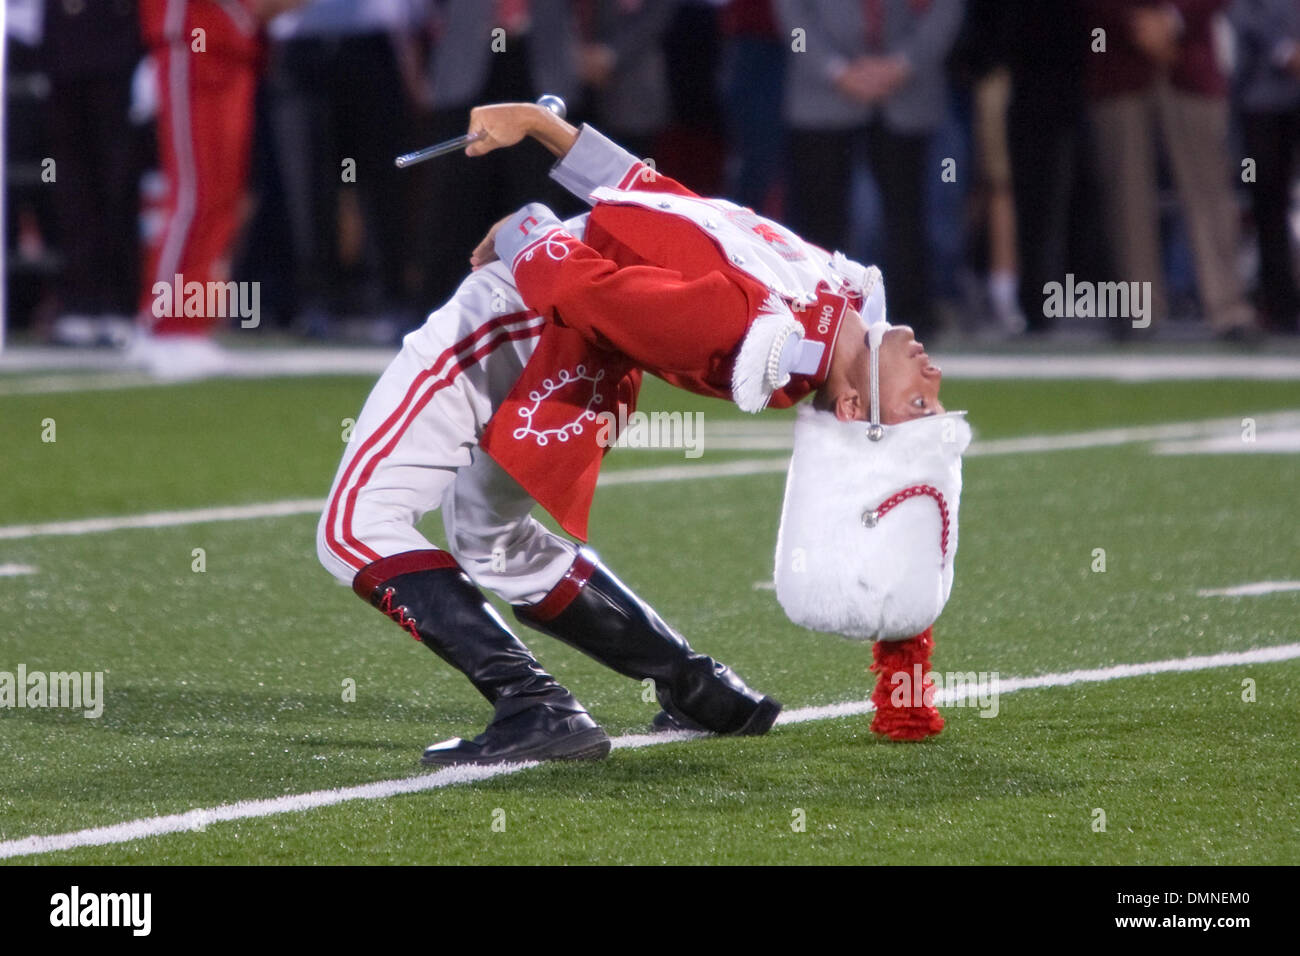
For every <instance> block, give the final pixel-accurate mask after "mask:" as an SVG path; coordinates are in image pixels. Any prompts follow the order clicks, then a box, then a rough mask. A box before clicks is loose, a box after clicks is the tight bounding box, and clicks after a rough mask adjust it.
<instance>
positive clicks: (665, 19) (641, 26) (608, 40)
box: [576, 0, 676, 157]
mask: <svg viewBox="0 0 1300 956" xmlns="http://www.w3.org/2000/svg"><path fill="white" fill-rule="evenodd" d="M576 4H577V14H578V16H577V19H578V34H579V37H580V39H581V46H580V47H579V55H578V71H579V76H580V78H581V80H582V83H583V85H584V88H585V92H586V95H585V97H584V102H585V103H586V104H587V105H588V107H589V109H590V112H591V116H592V122H593V123H595V125H596V126H598V127H599V128H600V129H601V130H602V131H603V132H605V133H606V134H607V135H608V136H610V137H611V138H612V139H614V140H615V141H616V142H617V143H618V144H619V145H620V146H623V147H625V148H626V149H628V150H629V151H631V152H632V153H635V154H636V155H637V156H641V157H646V156H650V155H651V154H652V153H653V152H654V145H655V137H656V136H657V135H658V134H659V133H660V132H662V131H663V128H664V127H665V126H666V125H667V124H668V81H667V78H666V76H665V74H666V66H665V63H664V51H663V37H664V32H665V31H666V30H667V29H668V23H669V20H671V19H672V15H673V8H674V7H675V6H676V0H576Z"/></svg>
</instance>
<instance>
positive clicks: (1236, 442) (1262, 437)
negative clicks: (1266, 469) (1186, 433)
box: [1151, 428, 1300, 455]
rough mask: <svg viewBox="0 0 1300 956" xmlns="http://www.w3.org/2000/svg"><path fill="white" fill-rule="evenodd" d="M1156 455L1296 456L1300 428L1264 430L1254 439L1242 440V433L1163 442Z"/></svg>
mask: <svg viewBox="0 0 1300 956" xmlns="http://www.w3.org/2000/svg"><path fill="white" fill-rule="evenodd" d="M1151 453H1152V454H1153V455H1294V454H1296V453H1300V428H1286V429H1280V430H1278V431H1271V432H1267V433H1261V434H1258V435H1256V436H1255V440H1254V441H1242V439H1241V435H1239V434H1238V435H1217V436H1215V437H1213V438H1191V439H1183V440H1180V441H1164V442H1159V443H1158V444H1156V445H1155V446H1154V447H1153V448H1152V449H1151Z"/></svg>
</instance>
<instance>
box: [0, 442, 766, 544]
mask: <svg viewBox="0 0 1300 956" xmlns="http://www.w3.org/2000/svg"><path fill="white" fill-rule="evenodd" d="M787 465H788V463H787V462H786V460H785V459H773V458H745V459H741V460H739V461H728V462H722V463H720V464H717V465H666V466H663V467H657V468H629V469H625V470H623V471H611V472H609V473H607V474H604V475H601V476H600V479H599V481H598V482H597V484H599V486H600V487H602V488H603V487H606V486H609V485H633V484H642V483H646V482H657V481H682V480H684V479H688V478H731V477H736V476H741V475H762V474H767V473H769V472H778V471H779V472H784V471H785V470H786V467H787ZM325 501H326V499H324V498H291V499H289V500H287V501H270V502H266V503H263V504H254V505H231V506H229V507H219V508H194V509H192V510H189V511H154V512H150V513H148V514H141V515H125V516H121V517H112V518H84V519H81V520H78V521H51V522H46V523H44V524H16V525H8V526H6V527H0V541H5V540H16V539H19V538H40V537H46V536H49V535H82V534H96V533H99V532H103V531H121V530H124V529H128V528H175V527H179V526H181V525H187V524H207V523H208V522H212V521H242V520H245V519H248V518H284V517H290V516H293V515H304V514H320V512H321V510H322V509H323V508H324V507H325Z"/></svg>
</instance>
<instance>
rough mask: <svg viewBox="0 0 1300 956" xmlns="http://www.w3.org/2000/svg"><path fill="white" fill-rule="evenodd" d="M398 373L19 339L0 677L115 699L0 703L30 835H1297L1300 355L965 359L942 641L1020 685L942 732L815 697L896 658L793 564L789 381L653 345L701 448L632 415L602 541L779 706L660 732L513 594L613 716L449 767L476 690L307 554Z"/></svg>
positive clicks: (1255, 846)
mask: <svg viewBox="0 0 1300 956" xmlns="http://www.w3.org/2000/svg"><path fill="white" fill-rule="evenodd" d="M30 381H31V382H34V376H30ZM372 381H373V376H347V377H343V376H340V377H332V378H326V377H319V378H271V379H261V380H222V381H214V382H206V383H198V384H187V385H172V386H140V387H127V388H102V389H97V390H88V391H78V390H69V389H48V390H47V389H45V388H43V387H37V384H33V387H30V388H28V387H26V384H29V376H24V375H18V374H11V375H7V376H3V377H0V447H3V449H4V453H3V454H4V457H3V462H4V465H3V475H4V480H3V482H0V525H2V527H0V681H2V680H3V675H4V674H5V673H9V674H15V675H16V674H17V673H18V670H19V668H20V666H21V667H22V668H23V669H24V670H25V672H26V673H28V674H31V673H34V672H45V673H49V672H69V671H78V672H86V673H92V674H93V673H99V674H102V680H103V684H102V687H103V694H102V701H101V703H102V714H101V715H100V716H98V717H94V718H87V717H86V716H84V715H83V711H82V710H80V709H73V708H67V707H49V706H46V707H26V706H25V707H22V708H19V707H17V706H5V707H3V708H0V858H3V859H4V861H5V862H7V863H10V864H19V865H21V864H47V863H76V864H123V863H184V864H212V863H331V864H334V863H440V864H443V863H445V864H465V863H557V862H563V863H758V864H770V863H813V864H823V863H872V864H874V863H901V862H908V863H1060V864H1137V863H1142V864H1152V863H1214V864H1246V863H1250V864H1283V863H1291V864H1294V863H1297V862H1300V791H1298V788H1297V786H1296V782H1297V780H1300V747H1298V746H1297V744H1298V743H1300V624H1298V623H1297V622H1300V584H1297V583H1296V582H1297V581H1298V580H1300V523H1298V522H1297V511H1298V508H1297V504H1296V495H1297V489H1298V488H1300V457H1298V455H1297V448H1298V447H1300V446H1298V444H1297V441H1296V435H1297V431H1298V430H1300V382H1296V381H1264V382H1244V381H1229V380H1219V381H1187V382H1148V383H1143V384H1120V383H1117V382H1112V381H1098V380H1092V381H1067V380H1056V381H1052V380H1041V381H1026V380H980V379H975V378H951V380H950V381H949V382H947V383H946V384H945V389H944V397H945V400H946V402H947V404H948V407H949V408H965V409H968V410H969V412H970V420H971V423H972V425H973V427H974V429H975V432H976V440H975V444H974V445H973V446H972V448H971V451H970V453H969V454H968V456H967V458H966V460H965V464H964V474H965V490H964V493H963V500H962V506H961V539H960V551H959V553H958V555H957V575H956V584H955V587H954V589H953V593H952V598H951V600H950V602H949V604H948V607H947V609H946V611H945V612H944V615H943V617H942V618H941V619H940V620H939V622H938V624H937V625H936V627H935V639H936V649H935V657H934V666H935V669H936V671H939V672H943V673H953V672H959V673H974V674H977V675H987V676H988V677H989V679H992V675H997V679H998V682H999V687H1000V693H999V694H998V696H997V697H996V698H995V699H994V700H993V701H984V702H983V705H982V706H946V707H944V708H943V710H944V714H945V716H946V718H947V721H948V725H947V729H946V730H945V731H944V732H943V734H941V735H940V736H938V737H937V738H934V739H932V740H929V741H927V742H925V743H921V744H897V743H890V742H887V741H881V740H878V739H876V738H874V737H873V736H872V735H871V733H870V732H869V731H868V725H869V723H870V719H871V718H870V714H869V713H865V712H863V708H861V707H858V708H853V707H848V708H843V709H842V711H840V712H837V711H835V710H833V709H829V710H817V709H816V708H829V707H830V705H835V704H842V703H844V704H851V703H853V702H862V701H865V699H866V698H867V697H868V695H869V694H870V692H871V689H872V685H873V680H874V678H873V676H872V675H870V674H869V673H868V672H867V670H866V667H867V664H868V663H869V662H870V647H869V646H868V645H864V644H857V643H853V642H849V641H846V640H844V639H842V638H839V637H836V636H834V635H829V634H818V633H812V632H808V631H805V630H802V629H800V628H798V627H796V626H795V625H793V624H791V623H790V622H789V621H788V620H787V619H786V618H785V617H784V615H783V613H782V612H781V609H780V607H779V606H778V605H777V603H776V599H775V596H774V594H773V591H772V590H771V586H770V581H771V577H772V553H773V548H774V543H775V537H776V528H777V523H778V519H779V510H780V503H781V495H782V489H783V483H784V473H783V471H782V463H783V462H784V460H785V458H786V455H787V454H788V452H787V451H786V450H784V449H783V447H782V445H783V442H784V441H785V440H786V439H788V426H789V417H790V416H789V413H778V412H772V413H767V414H765V415H764V416H760V417H759V418H758V419H751V418H749V417H747V416H744V415H742V414H741V413H739V412H737V411H736V410H735V409H734V408H733V407H731V406H728V405H726V404H724V403H721V402H715V401H710V400H705V399H696V398H693V397H691V396H687V395H683V394H681V393H676V392H673V391H671V390H669V389H668V388H667V387H665V386H663V385H662V384H659V383H650V382H648V383H647V387H646V389H645V392H644V393H643V401H642V407H643V408H644V409H647V410H649V409H669V408H672V409H681V410H685V411H702V412H703V413H704V432H703V435H704V448H703V454H702V455H700V456H699V457H698V458H691V459H688V458H686V457H685V456H684V454H683V452H682V450H680V449H677V450H672V449H660V450H640V449H630V448H629V449H616V450H615V451H613V452H612V453H611V454H610V456H609V458H608V459H607V462H606V466H605V473H606V475H607V476H609V477H610V478H611V479H613V480H610V481H609V483H608V484H607V485H606V486H605V487H603V488H602V489H601V490H600V491H599V492H598V494H597V499H596V506H595V509H594V512H593V520H592V536H591V545H592V547H593V548H594V549H595V550H596V551H597V552H599V554H600V555H601V557H602V559H603V560H604V561H605V562H606V563H608V564H609V565H610V566H611V567H612V568H613V569H614V570H615V571H616V572H617V573H618V574H619V575H620V576H621V577H622V578H623V579H624V580H625V581H626V582H627V583H628V584H629V585H631V586H632V587H633V588H634V589H636V590H637V591H638V592H639V593H640V594H641V595H642V596H644V597H645V598H647V599H648V600H649V601H651V602H652V603H653V604H654V605H655V606H656V608H657V609H658V610H659V611H660V613H661V614H662V615H663V616H664V617H666V618H667V619H668V620H669V621H670V622H671V623H673V624H675V625H676V626H677V627H678V628H679V629H681V630H682V631H683V632H684V633H685V634H686V635H687V636H688V637H689V638H690V639H691V641H692V643H693V644H695V646H696V647H697V648H699V649H701V650H703V651H706V652H708V653H710V654H713V655H714V656H717V657H719V658H720V659H722V660H724V661H726V662H727V663H729V664H731V665H732V666H733V667H734V668H736V670H738V671H739V672H740V673H741V674H742V675H743V676H744V677H745V678H746V679H747V680H748V681H749V682H750V683H751V684H752V685H754V686H756V687H758V688H760V689H762V690H764V691H765V692H767V693H770V694H772V695H773V696H775V697H777V698H779V699H780V700H781V701H783V702H784V704H785V707H786V716H787V717H789V718H791V719H790V720H789V721H788V722H783V723H780V724H778V725H777V727H776V728H774V729H773V731H772V732H771V733H770V734H768V735H767V736H765V737H761V738H747V739H726V738H694V739H685V740H680V739H679V740H673V741H669V742H663V741H661V740H652V739H649V738H647V737H645V736H642V734H643V732H644V730H645V728H646V725H647V724H648V722H649V720H650V718H651V716H652V715H653V714H654V712H655V710H656V706H655V705H654V704H652V703H648V702H647V701H646V700H645V697H644V695H643V691H644V688H643V687H642V686H641V685H640V684H639V683H637V682H634V681H630V680H627V679H625V678H622V677H619V676H618V675H616V674H614V673H612V672H610V671H607V670H605V669H603V668H602V667H600V666H599V665H597V664H596V663H594V662H592V661H591V660H589V659H587V658H585V657H583V656H582V655H580V654H579V653H577V652H576V651H573V650H571V649H569V648H568V647H565V646H562V645H560V644H559V643H558V642H556V641H553V640H551V639H550V638H546V637H543V636H541V635H538V634H536V633H533V632H528V631H520V632H519V633H520V635H521V637H523V638H524V640H525V641H526V642H527V643H528V644H529V646H530V647H531V648H532V649H533V650H534V651H535V652H536V653H537V655H538V657H539V658H540V660H541V662H542V663H543V665H545V666H546V667H547V668H548V669H549V670H550V671H551V672H552V673H554V674H555V675H556V676H557V677H558V678H559V679H560V680H561V681H563V682H564V683H565V684H566V685H568V686H569V687H570V688H571V689H572V690H573V691H574V692H575V693H576V694H577V696H578V697H579V698H580V699H581V700H582V701H583V703H584V704H586V706H587V707H588V708H589V709H590V710H591V712H592V714H593V715H594V716H595V717H596V719H597V720H599V721H600V722H601V723H602V724H603V726H604V727H605V728H606V729H607V730H608V731H609V733H610V734H611V736H615V737H618V738H626V739H623V740H619V741H618V742H617V743H616V748H617V749H615V750H614V752H613V753H612V755H611V756H610V758H609V759H608V760H606V761H603V762H598V763H584V764H573V765H570V764H552V765H545V766H533V767H526V768H522V769H512V770H511V771H510V772H502V771H500V770H493V771H490V772H488V773H479V774H466V773H464V772H461V771H444V772H442V773H441V774H430V773H428V772H427V771H426V770H424V769H422V768H421V767H420V766H419V764H418V758H419V755H420V752H421V750H422V749H423V747H424V746H425V745H426V744H428V743H430V742H432V741H435V740H440V739H442V738H445V737H449V736H455V735H461V736H473V735H474V734H476V733H478V732H479V730H481V729H482V726H483V724H485V723H486V721H487V719H488V717H489V715H490V714H489V708H488V707H487V705H486V704H485V703H484V702H483V701H482V699H481V698H479V697H478V696H477V694H476V693H475V692H474V691H473V689H472V688H471V687H470V685H469V684H468V682H467V681H466V680H465V679H464V678H462V677H461V676H459V675H458V674H456V673H454V672H453V671H451V670H450V668H448V667H447V666H446V665H444V664H443V663H442V662H441V661H439V660H438V659H437V658H435V657H434V655H432V654H431V653H430V652H429V651H428V650H427V649H425V648H423V647H421V646H419V645H418V644H417V643H415V642H413V641H411V640H410V639H409V638H408V637H407V636H406V635H405V634H404V632H402V631H401V630H400V629H399V628H397V627H396V626H394V625H393V624H392V623H391V622H390V621H388V620H387V619H385V618H384V617H382V616H381V615H379V614H378V613H376V612H375V611H374V610H373V609H371V608H369V607H368V606H366V605H364V604H363V603H362V602H361V601H359V600H358V599H357V598H356V597H355V596H354V595H353V594H352V592H351V591H350V590H349V589H347V588H344V587H341V586H339V585H337V584H336V583H335V582H334V581H333V579H332V578H331V577H330V576H329V575H328V574H327V573H326V572H325V571H324V570H323V569H322V568H321V567H320V566H319V564H318V563H317V560H316V556H315V544H314V533H315V524H316V514H315V512H314V510H313V509H314V508H315V507H316V506H315V504H314V501H315V500H317V499H320V498H322V497H323V496H324V494H325V492H326V491H327V490H328V486H329V483H330V480H331V478H332V477H333V473H334V469H335V468H336V466H337V463H338V459H339V456H340V455H341V453H342V450H343V444H342V440H341V435H342V432H343V430H344V420H345V419H347V418H349V417H353V416H355V415H356V413H357V411H358V410H359V409H360V406H361V404H362V402H363V401H364V398H365V396H366V394H367V392H368V390H369V387H370V384H371V382H372ZM710 436H713V439H714V444H713V446H712V447H711V446H710ZM1063 436H1073V437H1063ZM50 439H53V440H50ZM1252 439H1253V440H1252ZM728 463H730V465H731V467H730V468H721V467H716V466H723V465H727V464H728ZM664 466H675V467H674V469H673V470H672V471H665V470H663V467H664ZM682 469H685V470H684V471H682ZM260 506H267V507H260ZM273 506H274V507H273ZM208 509H227V510H225V511H212V510H208ZM142 516H148V517H142ZM218 518H220V519H222V520H217V519H218ZM84 519H110V520H105V521H99V522H88V521H86V520H84ZM114 519H122V520H114ZM425 527H426V529H427V531H428V533H429V534H430V536H431V537H433V538H434V540H440V538H441V533H442V532H441V522H440V519H439V518H438V516H437V515H436V514H434V515H431V516H430V519H429V520H428V521H427V522H426V526H425ZM1267 582H1271V583H1267ZM1252 584H1254V585H1257V587H1255V588H1254V589H1253V592H1251V593H1245V594H1227V595H1225V594H1222V593H1213V592H1220V591H1223V590H1225V589H1233V588H1240V587H1241V586H1243V585H1252ZM1288 584H1289V585H1290V586H1289V587H1288ZM1143 665H1145V666H1143ZM1034 677H1038V678H1040V680H1038V681H1036V682H1029V686H1023V685H1024V684H1025V683H1026V682H1025V681H1023V680H1021V679H1024V678H1034ZM340 790H341V791H342V792H334V791H340ZM302 795H311V796H306V797H304V796H302ZM295 798H297V799H295ZM244 801H256V802H254V803H248V804H242V805H240V806H236V805H238V804H241V802H244ZM177 815H185V816H182V817H180V818H179V819H175V818H176V816H177ZM169 818H171V819H169ZM106 827H112V828H113V829H112V830H109V831H107V832H105V833H102V834H99V835H97V836H96V835H92V836H89V837H83V838H76V839H65V840H62V841H60V840H53V841H39V840H37V841H29V840H26V838H29V837H33V836H40V837H60V835H64V834H71V833H75V832H77V831H84V830H93V829H96V828H106ZM87 842H89V843H92V844H98V845H80V844H83V843H87ZM60 847H70V848H60Z"/></svg>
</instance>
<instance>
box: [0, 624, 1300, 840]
mask: <svg viewBox="0 0 1300 956" xmlns="http://www.w3.org/2000/svg"><path fill="white" fill-rule="evenodd" d="M1298 657H1300V644H1283V645H1281V646H1278V647H1262V648H1257V649H1255V650H1250V651H1237V652H1232V653H1223V654H1211V655H1207V656H1203V657H1185V658H1175V659H1173V660H1166V661H1149V662H1146V663H1140V664H1119V665H1116V666H1114V667H1101V668H1093V669H1089V670H1077V671H1066V672H1065V673H1060V674H1041V675H1039V676H1037V677H1013V678H1008V679H1005V680H999V681H998V682H997V684H996V686H992V685H990V686H984V685H980V686H979V687H978V688H975V689H972V688H970V687H965V688H959V689H956V690H952V689H948V690H944V691H941V692H940V693H938V694H937V695H936V703H939V704H951V703H953V702H954V701H955V699H956V698H958V697H960V698H962V699H963V700H968V699H971V697H972V696H975V695H977V694H988V693H991V692H995V693H997V694H1010V693H1014V692H1015V691H1020V690H1034V689H1039V688H1045V687H1068V686H1070V685H1071V684H1082V683H1099V682H1103V681H1112V680H1120V679H1123V678H1128V677H1143V676H1146V675H1150V674H1167V673H1171V672H1184V671H1200V670H1209V669H1211V668H1217V667H1237V666H1240V665H1243V664H1267V663H1273V662H1276V661H1288V660H1294V659H1295V658H1298ZM872 709H873V706H872V704H871V701H869V700H856V701H847V702H845V703H842V704H831V705H829V706H825V707H804V708H801V709H799V710H793V711H788V712H786V713H784V714H782V715H781V716H780V718H778V720H777V723H778V724H800V723H807V722H808V721H814V720H831V719H834V718H837V717H851V716H856V715H861V714H866V713H869V712H870V711H871V710H872ZM695 736H697V735H695V734H688V733H675V734H628V735H626V736H623V737H618V738H615V740H614V747H615V749H618V750H631V749H637V748H641V747H654V746H658V745H661V744H667V743H674V742H677V741H681V740H689V739H691V738H692V737H695ZM535 766H537V764H536V763H522V764H506V765H503V766H494V767H449V768H447V769H445V770H439V771H437V772H436V773H429V774H421V775H419V776H415V777H403V778H400V779H397V780H381V781H378V782H376V783H367V784H361V785H359V786H354V787H340V788H338V789H334V790H314V791H312V792H311V793H299V794H291V795H289V796H283V797H271V798H268V799H265V800H243V801H240V802H239V803H227V804H222V805H221V806H218V807H209V808H206V809H201V810H190V811H189V812H187V813H174V814H171V815H169V816H163V817H143V818H141V819H138V820H129V821H127V822H125V823H117V824H113V825H112V826H106V827H94V828H92V829H89V830H77V831H75V832H72V833H59V834H53V835H49V836H41V835H35V836H29V837H23V838H22V839H18V840H7V841H5V842H3V843H0V859H9V858H12V857H19V856H31V855H33V854H38V853H53V852H56V851H58V850H71V849H75V848H77V847H83V846H106V845H108V844H114V843H129V842H131V841H133V840H143V839H147V838H149V837H156V836H161V835H163V834H166V833H181V832H184V831H187V830H202V829H203V828H205V827H206V826H207V825H208V824H209V823H223V822H228V821H231V820H248V819H257V818H260V817H269V816H275V815H277V814H282V813H298V812H301V811H303V810H313V809H315V808H317V807H329V806H334V805H336V804H340V803H348V802H351V801H353V800H383V799H386V798H388V797H396V796H401V795H403V794H408V793H421V792H424V791H426V790H439V789H441V788H443V787H450V786H454V785H457V784H463V783H474V782H477V781H479V780H488V779H492V778H494V777H503V776H506V775H508V774H513V773H519V772H520V771H522V770H527V769H529V768H530V767H535Z"/></svg>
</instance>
